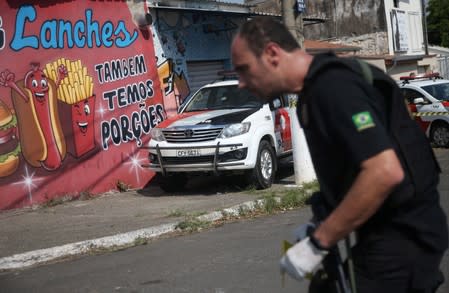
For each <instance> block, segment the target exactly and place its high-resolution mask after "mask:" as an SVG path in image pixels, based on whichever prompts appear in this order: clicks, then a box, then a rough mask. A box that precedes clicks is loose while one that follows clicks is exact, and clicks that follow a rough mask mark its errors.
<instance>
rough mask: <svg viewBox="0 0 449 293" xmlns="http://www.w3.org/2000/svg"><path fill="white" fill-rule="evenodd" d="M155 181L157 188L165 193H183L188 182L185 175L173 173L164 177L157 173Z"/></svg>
mask: <svg viewBox="0 0 449 293" xmlns="http://www.w3.org/2000/svg"><path fill="white" fill-rule="evenodd" d="M155 179H156V182H157V183H158V184H159V187H160V188H161V189H162V190H163V191H165V192H177V191H183V190H184V188H185V186H186V184H187V181H188V178H187V175H186V174H184V173H174V174H169V175H166V176H163V175H162V174H160V173H158V174H156V177H155Z"/></svg>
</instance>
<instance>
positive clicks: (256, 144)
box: [144, 80, 292, 191]
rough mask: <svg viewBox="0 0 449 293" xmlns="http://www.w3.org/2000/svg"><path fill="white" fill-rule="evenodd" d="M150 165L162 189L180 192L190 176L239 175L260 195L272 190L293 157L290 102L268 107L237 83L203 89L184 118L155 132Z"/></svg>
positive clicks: (180, 115)
mask: <svg viewBox="0 0 449 293" xmlns="http://www.w3.org/2000/svg"><path fill="white" fill-rule="evenodd" d="M144 148H145V149H148V150H149V157H148V159H149V164H147V165H144V166H146V167H148V168H150V169H151V170H153V171H155V172H156V173H157V174H156V177H157V181H158V182H159V185H160V187H161V188H162V189H163V190H165V191H179V190H182V188H183V187H184V186H185V184H186V183H187V182H188V179H189V176H190V175H194V174H201V173H204V172H208V173H214V174H216V175H219V174H224V173H234V174H235V173H237V174H241V175H243V176H241V177H238V178H241V179H242V182H240V183H244V184H252V185H254V187H256V188H257V189H265V188H268V187H270V186H271V184H272V182H273V180H274V177H275V173H276V169H277V165H278V159H279V158H281V157H285V156H289V155H291V153H292V141H291V130H290V117H289V111H288V98H287V97H279V98H276V99H274V100H273V101H272V102H270V103H267V104H262V102H261V101H260V100H258V99H257V98H256V97H255V96H254V95H252V94H251V93H249V92H248V91H246V90H242V89H239V88H238V81H237V80H228V81H220V82H216V83H212V84H208V85H206V86H203V87H202V88H201V89H199V90H198V91H197V92H196V93H195V94H194V95H193V96H191V97H190V99H188V101H187V102H186V103H185V104H184V105H183V106H182V107H181V108H180V110H179V113H178V115H176V116H175V117H172V118H168V119H166V120H164V121H162V122H161V123H160V124H159V125H157V126H156V127H155V128H153V129H152V130H151V140H150V141H149V144H148V146H147V147H144Z"/></svg>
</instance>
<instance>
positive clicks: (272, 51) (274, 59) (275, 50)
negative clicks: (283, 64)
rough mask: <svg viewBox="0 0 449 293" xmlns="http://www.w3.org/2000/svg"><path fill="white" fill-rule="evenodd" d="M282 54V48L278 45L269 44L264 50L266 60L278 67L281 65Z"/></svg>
mask: <svg viewBox="0 0 449 293" xmlns="http://www.w3.org/2000/svg"><path fill="white" fill-rule="evenodd" d="M280 54H281V48H280V47H279V45H278V44H276V43H273V42H269V43H268V44H266V45H265V49H264V55H265V57H266V60H267V61H268V62H269V63H270V64H272V65H274V66H277V65H278V64H279V56H280Z"/></svg>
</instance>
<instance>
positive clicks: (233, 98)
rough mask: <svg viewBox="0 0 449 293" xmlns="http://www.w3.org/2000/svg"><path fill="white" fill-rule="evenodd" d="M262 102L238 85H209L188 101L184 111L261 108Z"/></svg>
mask: <svg viewBox="0 0 449 293" xmlns="http://www.w3.org/2000/svg"><path fill="white" fill-rule="evenodd" d="M260 107H262V102H261V101H260V100H259V99H258V98H257V97H256V96H254V95H253V94H251V93H250V92H249V91H248V90H245V89H239V88H238V86H237V85H228V86H216V87H207V88H203V89H201V90H199V91H198V92H197V93H196V94H195V95H194V96H192V98H191V99H190V100H189V101H188V104H187V106H186V108H185V110H184V112H192V111H201V110H220V109H233V108H260Z"/></svg>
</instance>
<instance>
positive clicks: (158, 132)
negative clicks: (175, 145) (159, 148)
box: [150, 128, 165, 141]
mask: <svg viewBox="0 0 449 293" xmlns="http://www.w3.org/2000/svg"><path fill="white" fill-rule="evenodd" d="M150 135H151V138H152V139H154V140H155V141H165V137H164V134H163V133H162V129H160V128H152V129H151V131H150Z"/></svg>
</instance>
